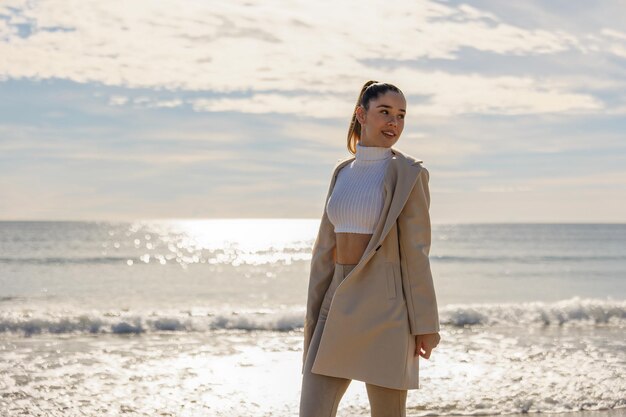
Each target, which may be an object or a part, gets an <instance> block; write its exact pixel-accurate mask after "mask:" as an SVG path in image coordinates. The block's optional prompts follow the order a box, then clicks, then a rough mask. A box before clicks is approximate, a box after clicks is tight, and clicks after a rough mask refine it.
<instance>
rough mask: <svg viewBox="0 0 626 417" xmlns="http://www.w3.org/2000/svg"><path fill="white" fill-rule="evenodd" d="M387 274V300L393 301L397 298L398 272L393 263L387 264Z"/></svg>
mask: <svg viewBox="0 0 626 417" xmlns="http://www.w3.org/2000/svg"><path fill="white" fill-rule="evenodd" d="M385 272H386V276H387V298H388V299H390V300H392V299H394V298H396V297H397V293H396V275H395V274H396V271H395V268H394V267H393V262H385Z"/></svg>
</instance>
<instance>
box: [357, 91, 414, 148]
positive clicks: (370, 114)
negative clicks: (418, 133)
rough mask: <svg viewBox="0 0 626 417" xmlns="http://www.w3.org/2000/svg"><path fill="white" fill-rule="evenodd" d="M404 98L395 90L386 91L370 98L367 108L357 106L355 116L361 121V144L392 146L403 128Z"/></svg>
mask: <svg viewBox="0 0 626 417" xmlns="http://www.w3.org/2000/svg"><path fill="white" fill-rule="evenodd" d="M405 114H406V100H405V99H404V96H403V95H402V94H400V93H396V92H395V91H387V92H386V93H384V94H381V95H380V96H378V98H376V99H374V100H370V102H369V109H368V110H367V112H366V111H365V108H363V107H362V106H359V107H358V108H357V111H356V117H357V120H358V121H359V123H361V140H360V142H359V143H360V144H361V145H363V146H384V147H387V148H388V147H391V146H393V145H394V144H395V143H396V142H397V141H398V139H399V138H400V134H402V130H403V129H404V116H405Z"/></svg>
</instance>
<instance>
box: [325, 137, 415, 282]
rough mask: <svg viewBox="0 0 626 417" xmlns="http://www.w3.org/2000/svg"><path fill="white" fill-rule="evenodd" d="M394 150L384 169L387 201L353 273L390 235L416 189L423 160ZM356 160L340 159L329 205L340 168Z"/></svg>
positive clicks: (333, 179) (330, 191) (332, 182)
mask: <svg viewBox="0 0 626 417" xmlns="http://www.w3.org/2000/svg"><path fill="white" fill-rule="evenodd" d="M391 151H392V152H393V153H394V154H395V156H396V157H395V158H392V159H391V160H390V161H389V164H388V165H387V170H386V171H385V176H384V179H383V183H384V188H385V202H384V205H383V209H382V211H381V214H380V217H379V219H378V222H377V223H376V226H375V228H374V232H373V234H372V238H371V239H370V241H369V243H368V245H367V247H366V248H365V252H363V256H361V259H360V260H359V263H358V264H357V266H356V267H355V268H354V269H353V270H352V271H351V272H350V275H351V274H352V273H353V272H354V271H355V270H357V269H359V268H361V267H362V265H364V264H365V263H367V261H369V259H370V258H371V256H372V255H373V254H374V252H375V251H376V248H377V247H378V245H380V244H381V242H382V241H383V240H384V239H385V236H387V233H389V231H390V230H391V228H392V227H393V224H394V223H395V221H396V219H397V218H398V216H399V215H400V212H401V211H402V208H403V207H404V204H405V203H406V201H407V199H408V198H409V194H410V193H411V190H412V189H413V185H414V184H415V181H416V180H417V176H418V174H419V172H420V169H421V167H420V164H419V163H420V162H422V161H421V160H413V159H408V158H407V157H406V156H405V155H404V154H403V153H402V152H400V151H399V150H397V149H395V148H393V147H392V148H391ZM354 159H355V156H351V157H349V158H347V159H345V160H342V161H340V162H339V163H338V164H337V166H336V167H335V170H334V172H333V178H332V180H331V186H330V190H329V192H328V196H327V198H326V204H328V199H329V198H330V195H331V194H332V191H333V188H334V187H335V182H336V181H337V174H338V173H339V170H340V169H341V168H343V167H344V166H345V165H347V164H349V163H350V162H352V161H354ZM324 207H326V206H324Z"/></svg>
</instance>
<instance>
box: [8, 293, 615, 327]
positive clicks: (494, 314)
mask: <svg viewBox="0 0 626 417" xmlns="http://www.w3.org/2000/svg"><path fill="white" fill-rule="evenodd" d="M440 321H441V324H442V326H444V327H446V326H449V327H467V326H512V327H515V326H537V327H543V326H577V327H593V326H609V327H618V328H621V327H626V301H616V300H603V299H591V298H579V297H574V298H571V299H568V300H562V301H557V302H553V303H547V302H530V303H507V304H503V303H498V304H462V305H448V306H445V307H443V308H442V309H441V311H440ZM303 325H304V311H303V309H301V308H291V309H276V310H271V309H257V310H252V309H247V310H244V309H241V310H238V311H219V312H215V311H210V310H202V309H196V310H190V309H185V310H178V311H173V310H163V311H154V310H145V311H139V310H138V311H110V310H107V311H97V310H91V311H80V310H76V309H63V310H50V309H48V310H43V309H41V308H35V309H32V308H31V309H25V310H10V311H8V310H7V311H0V332H12V333H20V334H24V335H32V334H39V333H79V334H80V333H89V334H98V333H118V334H127V333H146V332H161V331H169V332H206V331H211V330H244V331H257V330H270V331H290V330H297V329H299V328H301V327H302V326H303Z"/></svg>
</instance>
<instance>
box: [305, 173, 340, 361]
mask: <svg viewBox="0 0 626 417" xmlns="http://www.w3.org/2000/svg"><path fill="white" fill-rule="evenodd" d="M331 187H332V180H331ZM331 187H329V190H328V194H327V196H326V200H325V203H324V213H323V215H322V220H321V222H320V228H319V231H318V233H317V238H316V239H315V243H314V244H313V250H312V255H311V272H310V274H309V288H308V295H307V303H306V316H305V318H304V353H303V357H302V360H303V362H304V361H306V355H307V352H308V350H309V344H310V343H311V338H312V336H313V332H314V330H315V326H316V325H317V319H318V317H319V314H320V309H321V306H322V301H323V300H324V296H325V295H326V291H327V290H328V288H329V287H330V283H331V281H332V278H333V275H334V272H335V260H336V239H335V227H334V226H333V224H332V223H331V222H330V220H329V219H328V215H327V214H326V202H328V198H329V197H330V193H331Z"/></svg>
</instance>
